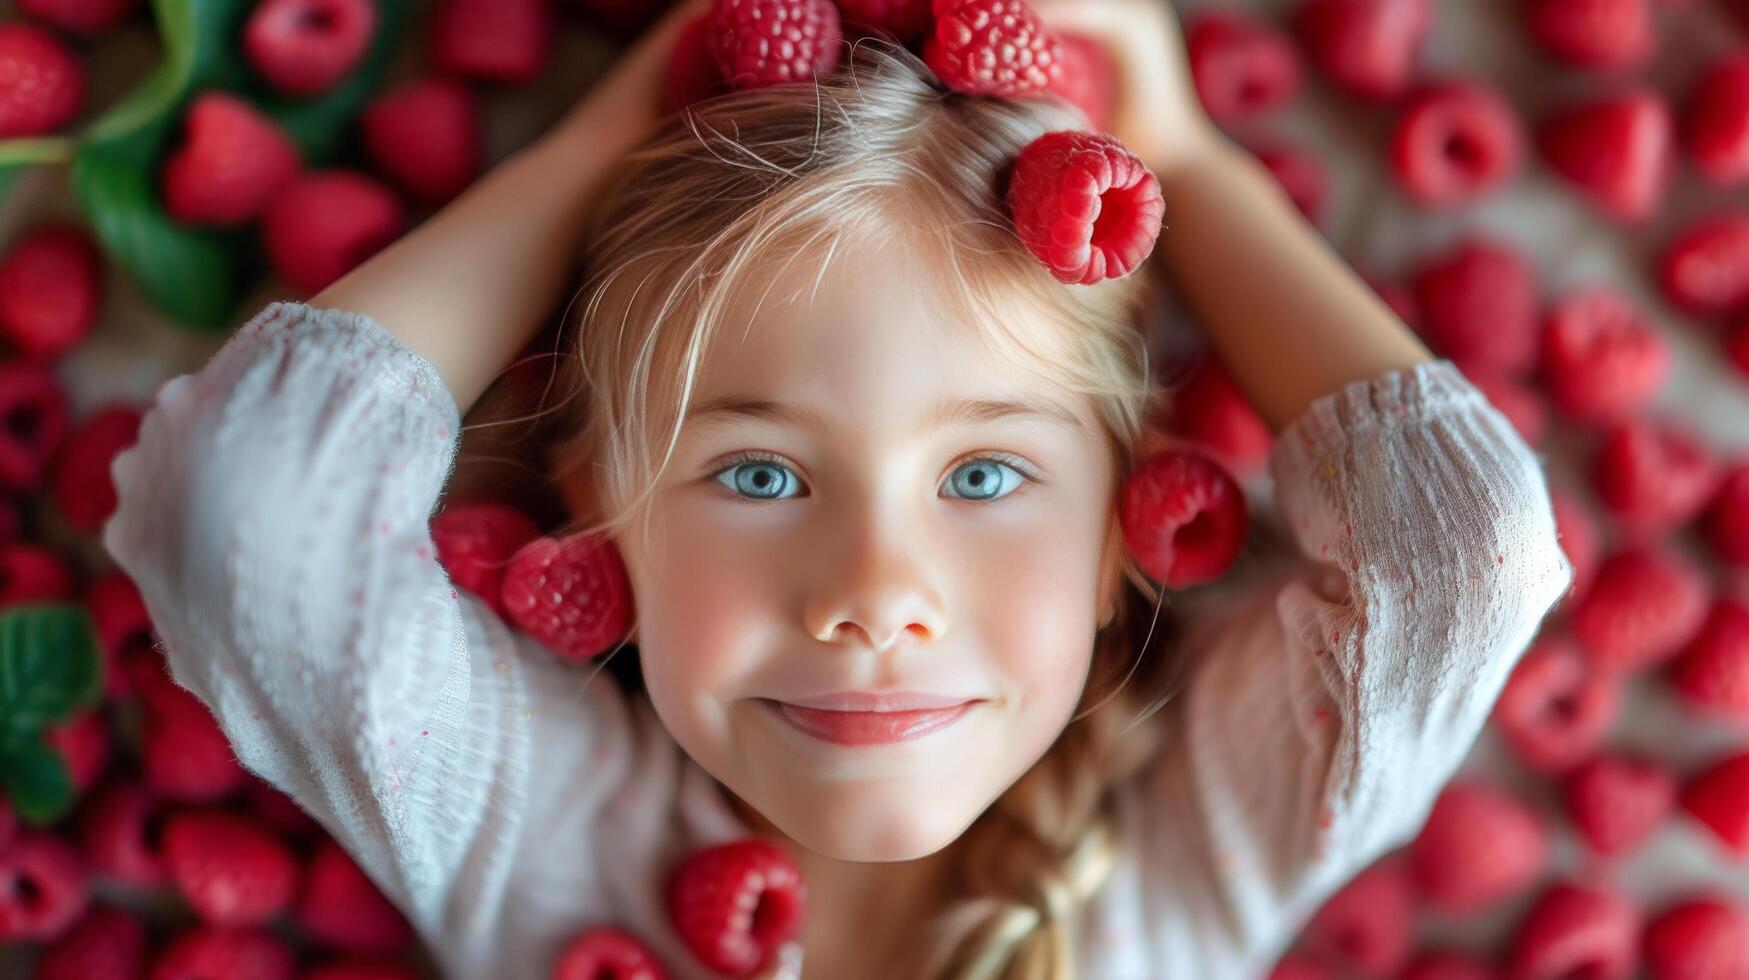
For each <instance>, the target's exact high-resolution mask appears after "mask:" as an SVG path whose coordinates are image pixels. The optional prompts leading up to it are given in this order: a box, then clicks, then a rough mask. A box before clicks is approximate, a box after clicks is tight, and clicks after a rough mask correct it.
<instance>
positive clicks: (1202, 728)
mask: <svg viewBox="0 0 1749 980" xmlns="http://www.w3.org/2000/svg"><path fill="white" fill-rule="evenodd" d="M1270 471H1271V474H1272V476H1273V479H1274V488H1273V489H1274V495H1275V502H1276V504H1277V507H1278V510H1279V512H1280V516H1281V519H1282V520H1283V522H1284V523H1285V526H1286V527H1287V529H1288V531H1289V532H1290V533H1291V534H1292V536H1293V539H1294V541H1295V543H1296V545H1297V548H1298V550H1299V552H1300V553H1301V555H1300V556H1299V557H1300V558H1303V559H1304V560H1303V561H1299V562H1297V563H1296V564H1295V565H1293V566H1290V567H1291V571H1290V573H1289V574H1286V575H1282V576H1279V577H1275V578H1272V579H1269V580H1267V583H1266V586H1265V587H1263V588H1259V589H1258V591H1257V594H1256V595H1255V596H1254V597H1252V600H1251V601H1250V602H1248V603H1241V604H1240V605H1239V608H1238V610H1237V611H1236V612H1235V613H1233V614H1231V615H1230V616H1225V617H1223V619H1222V621H1221V622H1219V623H1217V624H1214V625H1213V626H1212V628H1208V629H1203V630H1195V631H1192V632H1191V634H1190V635H1192V636H1195V637H1197V640H1198V642H1199V644H1201V646H1200V648H1199V649H1198V650H1195V651H1184V652H1183V654H1182V655H1194V656H1195V657H1196V659H1197V667H1196V669H1195V670H1194V673H1193V674H1192V676H1191V678H1190V680H1189V682H1188V684H1187V687H1186V689H1185V691H1184V692H1183V694H1182V696H1181V697H1180V698H1179V699H1178V703H1176V704H1174V705H1173V706H1172V710H1171V711H1170V712H1169V713H1168V723H1169V724H1170V726H1171V734H1170V736H1169V737H1170V741H1169V743H1168V748H1167V750H1166V751H1164V752H1163V753H1162V755H1161V756H1160V757H1159V759H1158V760H1157V761H1156V762H1155V763H1154V764H1153V765H1152V767H1151V769H1150V770H1149V771H1147V772H1146V773H1145V774H1144V778H1143V779H1142V781H1141V782H1140V783H1138V790H1139V792H1138V793H1136V794H1134V795H1132V796H1130V797H1129V798H1128V799H1127V800H1126V801H1125V803H1124V805H1126V806H1127V807H1128V809H1127V812H1126V814H1125V820H1124V824H1125V825H1126V826H1127V827H1128V828H1129V831H1130V833H1131V834H1132V844H1133V846H1134V847H1136V848H1137V849H1138V850H1139V851H1140V852H1141V861H1140V871H1141V874H1142V876H1143V878H1144V880H1143V881H1142V882H1141V891H1142V892H1143V895H1144V896H1145V898H1144V901H1145V904H1146V907H1147V909H1148V912H1147V913H1146V914H1147V915H1148V916H1149V917H1151V918H1152V919H1153V921H1152V922H1149V923H1146V925H1147V926H1149V927H1152V928H1153V929H1154V930H1155V931H1154V936H1155V937H1156V939H1155V941H1156V942H1158V944H1159V945H1158V947H1157V951H1156V955H1157V960H1158V962H1161V963H1169V964H1171V965H1172V966H1176V967H1180V968H1183V969H1186V970H1188V971H1189V972H1186V973H1183V974H1182V975H1185V976H1233V977H1245V976H1249V975H1253V974H1255V975H1257V976H1261V975H1262V973H1264V972H1267V966H1268V964H1269V963H1270V962H1271V961H1272V960H1273V959H1274V957H1275V956H1276V955H1277V953H1278V952H1279V949H1280V947H1281V946H1282V945H1283V944H1285V943H1286V942H1287V941H1288V940H1289V939H1291V938H1292V936H1293V934H1294V933H1295V932H1296V931H1297V930H1298V928H1299V927H1300V926H1301V925H1302V924H1303V921H1304V919H1305V917H1306V916H1308V915H1309V914H1310V913H1311V912H1312V911H1315V909H1316V908H1317V906H1318V904H1320V903H1321V902H1322V901H1323V899H1324V898H1326V897H1327V896H1328V895H1329V894H1330V893H1331V892H1332V891H1333V890H1334V889H1335V888H1337V887H1338V886H1340V885H1341V884H1342V883H1343V882H1344V881H1346V880H1347V878H1349V877H1350V876H1352V875H1353V874H1354V873H1355V872H1357V871H1359V870H1360V869H1361V868H1362V867H1364V866H1365V865H1366V864H1368V863H1370V862H1371V861H1372V860H1373V859H1375V858H1376V857H1378V856H1379V855H1381V854H1382V853H1383V852H1385V851H1386V850H1389V849H1390V848H1392V847H1394V846H1396V845H1398V844H1401V843H1403V842H1405V841H1406V840H1407V839H1408V838H1409V837H1410V836H1412V835H1413V834H1414V833H1415V832H1416V830H1417V829H1418V828H1419V827H1420V825H1421V823H1422V822H1423V821H1424V820H1425V818H1426V815H1427V812H1428V810H1429V809H1430V808H1431V806H1432V803H1433V800H1434V798H1435V796H1436V795H1437V794H1438V791H1439V789H1440V788H1441V786H1442V785H1443V784H1444V783H1445V782H1446V781H1447V780H1448V779H1449V778H1450V777H1451V775H1452V774H1453V772H1454V771H1455V770H1456V768H1457V766H1458V764H1459V763H1460V762H1461V761H1462V759H1463V757H1464V755H1465V754H1466V753H1467V752H1468V750H1469V748H1470V746H1471V744H1472V743H1473V742H1474V740H1475V738H1476V736H1477V734H1478V733H1479V731H1480V729H1481V726H1482V724H1483V722H1484V720H1485V719H1486V717H1487V714H1488V712H1489V709H1490V708H1491V706H1492V704H1493V702H1494V700H1495V698H1496V696H1497V695H1498V694H1499V692H1500V689H1501V687H1502V686H1503V685H1504V683H1505V680H1506V677H1507V675H1508V674H1509V673H1510V672H1511V669H1512V667H1513V665H1514V664H1515V663H1516V661H1517V659H1518V655H1519V654H1520V653H1522V652H1523V650H1524V649H1525V647H1526V646H1528V644H1529V642H1530V641H1531V639H1532V638H1533V637H1534V635H1535V633H1536V631H1537V630H1538V628H1539V626H1540V623H1541V621H1542V619H1543V618H1544V616H1545V615H1547V614H1548V613H1549V612H1550V611H1551V610H1552V609H1553V608H1554V606H1555V604H1556V603H1557V602H1558V601H1559V600H1560V599H1561V597H1562V596H1564V595H1565V593H1566V592H1567V589H1568V587H1569V585H1570V584H1571V581H1572V568H1571V566H1570V565H1569V564H1568V562H1567V559H1566V557H1565V555H1564V554H1563V553H1562V551H1561V549H1560V546H1559V544H1558V542H1557V540H1556V537H1555V524H1554V516H1553V510H1552V507H1551V504H1550V501H1549V494H1548V484H1547V481H1546V478H1545V476H1544V474H1543V470H1542V464H1541V461H1540V459H1539V458H1538V457H1537V456H1536V455H1535V453H1534V452H1533V451H1532V450H1531V449H1530V448H1529V447H1528V446H1526V445H1525V443H1524V442H1523V441H1522V440H1521V439H1520V437H1519V436H1518V435H1517V434H1516V432H1514V431H1513V430H1512V428H1511V426H1510V424H1509V423H1508V422H1507V420H1506V419H1505V418H1504V417H1503V416H1502V415H1501V414H1500V413H1499V412H1498V411H1497V410H1495V409H1494V408H1493V407H1492V406H1491V405H1489V404H1488V402H1487V401H1486V400H1485V398H1484V397H1483V396H1482V395H1481V393H1480V392H1479V391H1478V390H1477V389H1476V388H1475V387H1474V386H1472V385H1471V384H1470V383H1469V381H1468V380H1466V379H1465V378H1464V377H1463V375H1462V374H1461V373H1460V372H1459V371H1458V369H1457V367H1456V366H1455V365H1454V364H1453V363H1452V362H1450V361H1449V360H1436V361H1429V362H1424V363H1422V364H1419V365H1416V366H1414V367H1412V368H1407V369H1403V370H1400V371H1393V372H1389V373H1386V374H1384V375H1381V376H1378V377H1375V378H1370V379H1364V380H1359V381H1355V382H1352V383H1350V384H1348V385H1346V386H1344V387H1343V388H1341V389H1340V390H1338V391H1335V392H1331V393H1329V394H1326V395H1324V396H1323V397H1321V398H1319V399H1318V400H1316V401H1315V402H1313V403H1312V404H1311V405H1310V406H1309V407H1308V408H1307V409H1306V411H1305V412H1304V413H1302V414H1301V415H1300V416H1299V417H1297V418H1296V419H1295V420H1294V421H1293V422H1292V423H1291V424H1290V425H1289V426H1288V427H1287V428H1286V429H1285V430H1284V431H1283V432H1282V433H1281V435H1280V437H1279V438H1278V439H1277V441H1276V444H1275V446H1274V448H1273V450H1272V456H1271V460H1270Z"/></svg>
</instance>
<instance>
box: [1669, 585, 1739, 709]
mask: <svg viewBox="0 0 1749 980" xmlns="http://www.w3.org/2000/svg"><path fill="white" fill-rule="evenodd" d="M1670 683H1671V686H1673V687H1674V688H1676V693H1678V694H1680V695H1682V698H1683V702H1684V703H1685V704H1686V705H1687V706H1688V707H1690V708H1693V709H1694V710H1695V711H1697V712H1699V713H1701V714H1702V715H1705V716H1710V717H1715V718H1726V719H1734V720H1738V721H1749V605H1745V604H1744V603H1743V602H1741V601H1739V600H1737V599H1735V598H1732V597H1730V596H1724V597H1721V598H1720V599H1719V601H1718V602H1716V603H1714V604H1713V607H1712V611H1711V612H1710V613H1709V614H1708V616H1707V620H1706V624H1705V625H1704V626H1702V627H1701V631H1700V633H1699V634H1698V635H1697V636H1695V638H1694V640H1693V641H1692V642H1691V643H1689V644H1688V647H1687V648H1686V649H1684V650H1683V651H1682V654H1681V656H1679V657H1678V658H1677V659H1676V661H1675V662H1674V663H1673V664H1671V668H1670Z"/></svg>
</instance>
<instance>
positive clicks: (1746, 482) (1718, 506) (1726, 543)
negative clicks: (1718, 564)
mask: <svg viewBox="0 0 1749 980" xmlns="http://www.w3.org/2000/svg"><path fill="white" fill-rule="evenodd" d="M1705 530H1706V541H1707V544H1708V545H1709V546H1710V547H1711V548H1712V552H1713V554H1715V555H1717V556H1718V557H1719V560H1721V561H1724V562H1728V563H1730V564H1733V565H1749V462H1743V463H1739V464H1737V465H1736V466H1734V467H1732V468H1731V469H1730V470H1729V471H1728V472H1726V474H1725V475H1724V477H1723V478H1722V479H1721V480H1720V481H1719V492H1718V493H1717V494H1715V495H1714V496H1713V501H1712V503H1711V504H1710V505H1709V506H1708V508H1707V514H1706V529H1705Z"/></svg>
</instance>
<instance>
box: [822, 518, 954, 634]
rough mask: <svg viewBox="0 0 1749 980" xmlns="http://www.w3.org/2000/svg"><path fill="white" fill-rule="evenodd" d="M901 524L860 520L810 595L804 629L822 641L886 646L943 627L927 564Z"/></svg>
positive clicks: (913, 532) (911, 533)
mask: <svg viewBox="0 0 1749 980" xmlns="http://www.w3.org/2000/svg"><path fill="white" fill-rule="evenodd" d="M919 537H920V535H919V534H918V533H917V532H916V530H915V529H907V528H905V527H893V526H888V527H884V528H883V527H879V526H875V522H873V521H865V522H862V524H861V526H860V527H859V528H858V529H857V531H856V533H855V534H854V535H853V536H852V537H851V539H850V540H848V541H847V542H846V543H845V545H844V546H843V547H844V550H843V552H842V553H840V554H839V555H836V556H834V557H833V558H832V560H831V565H830V570H829V571H826V572H824V573H823V574H821V576H820V577H819V580H818V581H817V582H816V584H815V587H814V589H813V591H812V593H811V594H810V595H809V598H808V603H807V609H806V612H805V619H806V623H805V626H806V629H807V630H808V633H809V634H810V635H812V636H813V637H814V638H815V639H817V640H819V641H821V642H822V643H845V642H850V643H863V644H865V645H867V646H870V647H873V648H874V649H876V650H879V651H885V650H887V649H888V648H889V647H892V646H894V645H895V644H897V643H899V642H900V641H902V640H904V639H905V638H906V637H907V636H910V637H914V638H915V639H916V640H919V641H929V640H934V639H938V638H940V637H941V635H942V634H943V633H944V632H946V630H947V618H946V612H945V610H944V609H943V607H942V602H941V595H940V592H939V591H938V590H937V589H936V588H935V586H934V584H933V581H932V577H931V575H930V563H929V562H928V561H927V556H926V555H925V554H923V550H924V549H922V548H919V547H917V546H916V545H915V543H914V542H915V541H917V540H918V538H919Z"/></svg>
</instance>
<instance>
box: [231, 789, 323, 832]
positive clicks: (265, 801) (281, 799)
mask: <svg viewBox="0 0 1749 980" xmlns="http://www.w3.org/2000/svg"><path fill="white" fill-rule="evenodd" d="M243 795H244V796H245V797H247V798H248V800H249V809H250V810H251V811H253V812H254V814H255V815H256V816H258V817H260V818H261V819H262V820H263V821H265V822H266V823H267V825H268V826H269V827H272V828H273V829H274V830H277V831H279V832H280V833H281V834H282V835H284V836H286V837H309V836H312V835H315V834H316V833H318V832H320V831H321V829H322V825H321V824H319V823H317V822H316V818H314V817H312V816H310V815H309V814H308V813H305V812H304V810H303V808H302V807H300V806H298V804H297V802H296V801H295V800H293V799H292V798H291V797H289V796H287V795H285V794H284V793H282V792H280V791H279V790H278V789H275V788H274V787H273V786H272V785H271V784H269V783H267V782H266V781H264V780H262V779H261V777H259V776H254V775H251V776H250V777H249V782H248V784H247V785H245V786H244V787H243Z"/></svg>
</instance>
